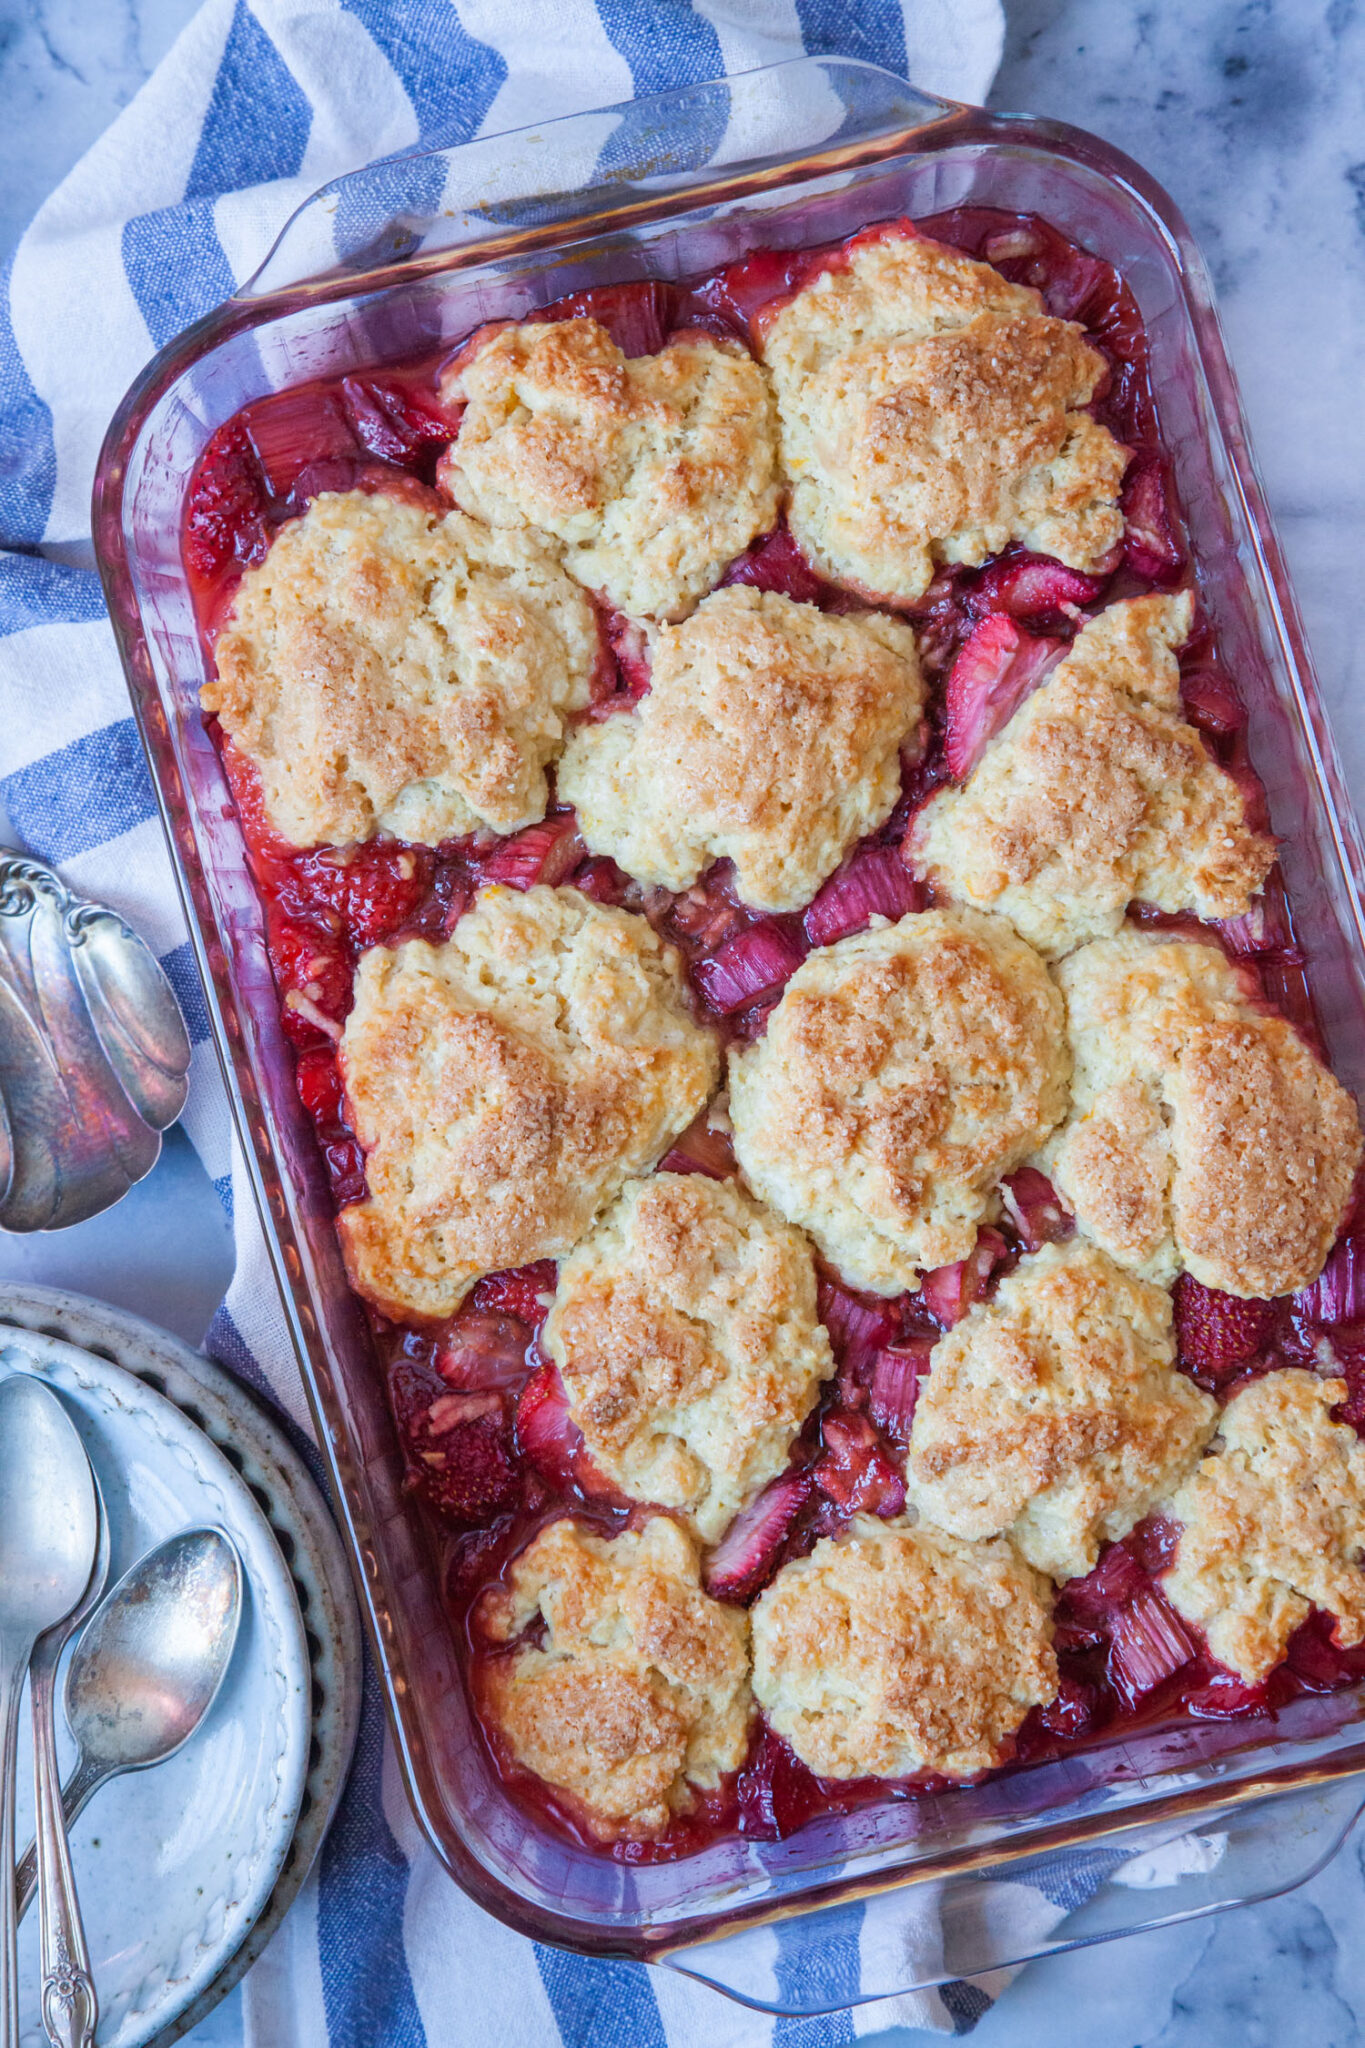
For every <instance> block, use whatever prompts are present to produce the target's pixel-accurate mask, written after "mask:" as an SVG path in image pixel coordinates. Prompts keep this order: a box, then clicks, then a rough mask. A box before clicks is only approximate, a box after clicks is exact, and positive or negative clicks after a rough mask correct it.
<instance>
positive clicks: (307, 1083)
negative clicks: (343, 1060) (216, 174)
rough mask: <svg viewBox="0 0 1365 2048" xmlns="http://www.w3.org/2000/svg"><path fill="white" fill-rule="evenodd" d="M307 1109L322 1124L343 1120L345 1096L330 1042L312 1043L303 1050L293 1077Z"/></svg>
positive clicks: (314, 1119) (331, 1123)
mask: <svg viewBox="0 0 1365 2048" xmlns="http://www.w3.org/2000/svg"><path fill="white" fill-rule="evenodd" d="M294 1078H295V1080H296V1082H297V1084H298V1091H299V1096H300V1099H301V1100H302V1102H303V1106H304V1108H305V1109H306V1110H307V1111H308V1114H309V1116H311V1117H312V1119H313V1122H314V1123H315V1124H317V1125H319V1126H322V1125H324V1124H326V1125H335V1124H339V1123H341V1122H342V1120H343V1111H342V1104H343V1101H344V1095H343V1091H342V1086H341V1073H340V1070H339V1069H338V1067H337V1062H336V1054H335V1052H334V1051H333V1050H332V1048H331V1046H330V1045H318V1046H311V1047H309V1049H308V1050H307V1051H306V1052H301V1053H300V1054H299V1057H298V1065H297V1068H296V1071H295V1076H294Z"/></svg>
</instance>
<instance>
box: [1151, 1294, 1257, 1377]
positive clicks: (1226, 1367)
mask: <svg viewBox="0 0 1365 2048" xmlns="http://www.w3.org/2000/svg"><path fill="white" fill-rule="evenodd" d="M1172 1300H1173V1302H1174V1305H1175V1336H1176V1347H1177V1351H1178V1354H1179V1358H1180V1363H1181V1366H1182V1367H1183V1368H1184V1370H1185V1371H1186V1372H1187V1373H1188V1374H1189V1375H1190V1377H1191V1379H1195V1380H1198V1381H1199V1383H1200V1384H1201V1386H1206V1387H1210V1388H1212V1387H1217V1386H1220V1385H1221V1384H1222V1382H1223V1381H1224V1380H1226V1379H1229V1378H1230V1377H1231V1376H1232V1374H1233V1373H1235V1372H1238V1371H1240V1370H1241V1368H1242V1367H1243V1366H1245V1365H1246V1364H1247V1363H1248V1362H1249V1361H1250V1360H1251V1359H1253V1358H1255V1357H1256V1355H1257V1353H1258V1352H1259V1351H1260V1349H1261V1347H1262V1345H1263V1344H1265V1343H1266V1341H1267V1339H1268V1338H1269V1336H1270V1334H1271V1331H1272V1328H1273V1326H1274V1320H1275V1304H1274V1303H1273V1302H1270V1301H1244V1300H1242V1298H1241V1297H1240V1296H1238V1295H1235V1294H1220V1293H1219V1292H1218V1290H1217V1289H1216V1288H1213V1287H1205V1286H1204V1285H1203V1284H1202V1283H1201V1282H1200V1281H1198V1280H1196V1279H1195V1278H1194V1277H1193V1275H1192V1274H1190V1273H1182V1274H1181V1275H1180V1277H1179V1279H1178V1280H1177V1281H1176V1283H1175V1287H1174V1289H1173V1291H1172Z"/></svg>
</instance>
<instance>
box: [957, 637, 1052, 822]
mask: <svg viewBox="0 0 1365 2048" xmlns="http://www.w3.org/2000/svg"><path fill="white" fill-rule="evenodd" d="M1065 653H1066V644H1065V642H1064V641H1061V640H1046V639H1035V638H1034V637H1033V636H1032V635H1031V634H1028V633H1025V632H1022V631H1021V630H1020V628H1019V627H1018V626H1016V625H1015V623H1014V621H1013V619H1010V618H1007V617H1006V616H1005V614H1004V613H1003V612H994V613H992V614H991V616H990V617H989V618H985V619H983V620H982V621H981V624H980V625H979V626H978V627H977V628H976V629H975V631H974V632H973V633H972V636H971V638H970V639H969V640H968V641H967V642H966V644H965V645H964V647H963V648H962V651H961V652H960V654H959V655H958V657H957V660H956V661H955V662H954V663H953V666H952V670H951V672H950V673H949V676H948V685H947V697H946V705H945V741H944V757H945V759H946V761H947V764H948V773H949V774H950V775H951V776H952V777H953V778H954V780H955V781H957V782H965V781H966V779H967V777H968V776H969V775H970V774H971V772H972V770H973V768H975V766H976V764H977V762H978V761H979V760H980V759H981V756H982V755H983V754H984V753H985V751H986V749H987V747H988V746H989V745H990V743H991V741H992V740H993V739H994V738H995V736H996V734H997V733H1000V732H1003V731H1004V729H1005V727H1006V726H1007V725H1008V724H1009V722H1010V720H1011V719H1012V718H1013V716H1014V714H1015V712H1016V711H1017V710H1018V709H1019V706H1020V705H1021V704H1022V703H1023V702H1024V700H1025V698H1027V697H1029V696H1030V695H1031V694H1032V693H1033V691H1034V690H1036V689H1037V687H1038V685H1039V684H1040V683H1041V682H1042V680H1043V678H1044V677H1045V676H1046V675H1047V674H1048V672H1049V671H1050V670H1051V669H1052V668H1054V667H1055V666H1056V664H1057V662H1058V661H1060V660H1061V658H1062V656H1063V655H1064V654H1065Z"/></svg>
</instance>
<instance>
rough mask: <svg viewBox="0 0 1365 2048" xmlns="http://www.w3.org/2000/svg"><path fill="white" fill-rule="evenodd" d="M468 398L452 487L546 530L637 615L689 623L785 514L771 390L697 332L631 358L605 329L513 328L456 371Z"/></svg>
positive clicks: (579, 570)
mask: <svg viewBox="0 0 1365 2048" xmlns="http://www.w3.org/2000/svg"><path fill="white" fill-rule="evenodd" d="M442 395H443V397H444V398H445V399H446V400H447V401H458V400H459V399H465V400H467V401H468V403H467V407H466V411H465V415H464V419H463V421H462V422H461V425H460V432H459V435H458V437H457V439H456V441H455V443H454V445H453V447H452V448H451V449H450V450H449V452H448V454H447V455H446V456H445V457H444V458H443V459H442V463H441V468H440V480H441V483H442V485H443V487H444V488H445V489H446V490H447V491H448V492H449V493H450V495H451V497H453V498H454V499H455V501H456V503H457V504H460V505H462V506H463V507H464V508H465V510H466V511H468V512H474V513H477V515H478V516H479V518H480V519H486V520H487V521H488V523H489V525H490V526H498V527H523V526H532V527H538V528H539V529H540V530H541V532H542V533H543V534H545V535H553V536H554V538H555V539H556V540H557V541H558V542H559V543H560V545H561V548H562V552H563V560H564V566H565V568H566V569H567V570H568V571H569V573H570V575H572V576H574V577H576V578H577V579H578V581H579V582H580V583H582V584H586V585H587V587H588V588H589V589H590V590H598V591H601V592H602V594H603V596H604V597H605V598H606V599H607V601H608V603H610V604H613V605H616V606H618V607H619V608H620V610H622V611H625V612H632V613H634V614H636V615H637V616H642V617H651V618H664V619H670V618H685V617H686V615H687V614H688V612H690V611H691V609H692V607H693V606H694V605H695V604H696V602H697V599H698V598H699V597H702V596H703V595H704V594H705V593H706V591H708V590H710V589H712V588H713V587H714V585H715V584H716V583H717V582H718V581H719V579H720V576H721V572H722V571H723V570H724V569H725V567H726V565H727V564H728V563H729V562H730V561H731V560H732V559H733V558H734V556H736V555H737V554H739V553H740V552H741V551H742V550H743V549H744V548H746V547H747V546H748V545H749V542H750V541H751V540H753V539H754V537H755V535H757V534H760V533H766V532H767V530H768V528H769V527H770V526H772V525H773V524H774V522H775V521H776V518H777V511H778V485H777V461H776V421H775V417H774V412H773V403H772V398H771V395H770V393H769V390H768V383H767V379H766V377H765V376H764V374H763V371H762V369H761V368H760V367H759V365H758V364H757V363H756V362H754V360H753V358H752V357H751V356H750V355H749V354H748V353H747V352H746V351H745V350H744V349H743V348H741V347H740V345H739V344H738V343H737V342H729V341H718V340H716V339H715V338H714V337H713V336H711V335H709V334H704V333H702V332H700V331H689V332H686V333H683V334H679V335H677V336H675V338H674V339H673V340H672V341H671V342H669V344H668V346H667V347H666V348H662V349H660V350H659V352H658V353H657V355H646V356H635V357H630V358H627V357H626V356H624V355H623V354H622V353H621V351H620V349H619V348H618V347H617V346H616V343H615V342H614V341H613V340H612V339H611V337H610V335H608V334H607V332H606V330H605V329H604V328H602V327H599V326H598V324H597V322H596V321H595V320H581V319H580V320H556V321H542V322H536V321H530V322H527V323H524V324H522V325H514V326H510V327H504V328H502V329H500V330H499V331H498V332H496V333H495V334H493V335H492V336H490V338H489V339H488V340H486V341H485V342H483V344H482V345H481V346H476V347H475V348H474V351H473V353H472V355H470V356H468V357H465V356H462V357H461V358H459V359H458V360H457V362H456V363H455V364H454V365H453V366H452V370H451V372H450V374H449V375H448V377H447V380H446V383H445V386H444V389H443V393H442Z"/></svg>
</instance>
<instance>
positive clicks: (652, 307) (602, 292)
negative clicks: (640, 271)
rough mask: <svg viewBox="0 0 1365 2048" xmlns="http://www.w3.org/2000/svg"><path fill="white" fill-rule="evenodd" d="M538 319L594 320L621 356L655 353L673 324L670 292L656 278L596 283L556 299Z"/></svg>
mask: <svg viewBox="0 0 1365 2048" xmlns="http://www.w3.org/2000/svg"><path fill="white" fill-rule="evenodd" d="M536 318H537V319H540V320H595V321H596V322H597V324H598V326H599V327H605V329H606V330H607V333H608V334H609V335H610V336H611V338H612V340H613V341H614V342H615V343H616V346H617V347H618V348H619V349H620V351H621V353H622V355H623V356H652V355H657V354H658V352H659V350H660V349H661V348H662V347H663V345H664V342H665V341H666V340H667V338H668V331H669V329H670V327H671V326H672V325H673V292H672V289H671V287H670V286H668V285H666V284H663V283H661V282H659V280H658V279H656V278H649V279H646V280H644V281H642V282H640V283H638V284H599V285H594V286H593V287H592V288H591V290H589V291H584V292H574V293H572V294H571V296H570V297H569V298H567V299H556V301H555V303H554V304H553V305H552V306H547V307H546V308H545V310H544V312H543V313H539V314H537V315H536Z"/></svg>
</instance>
